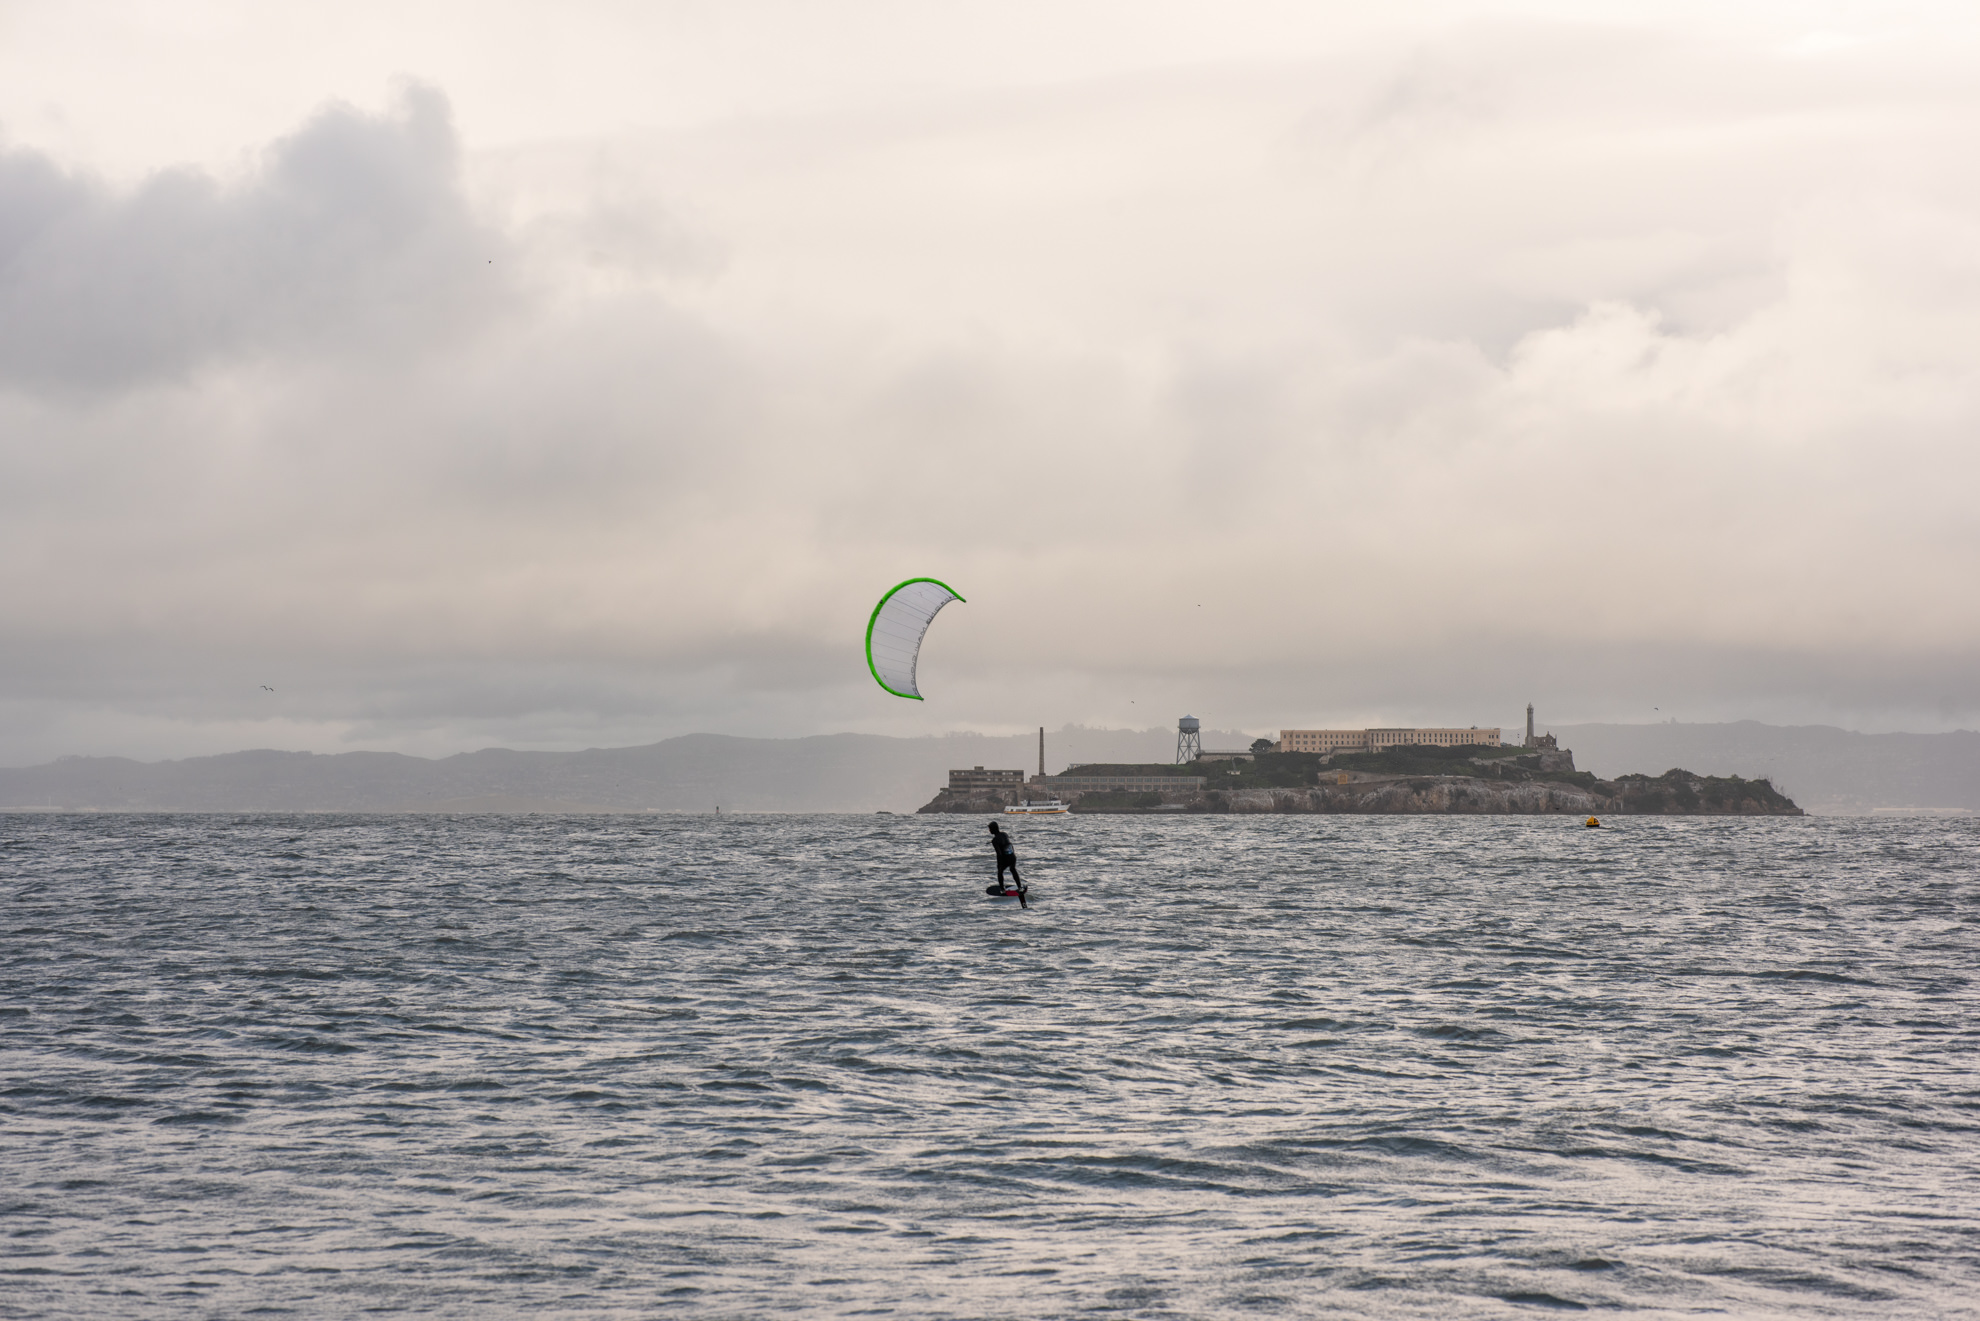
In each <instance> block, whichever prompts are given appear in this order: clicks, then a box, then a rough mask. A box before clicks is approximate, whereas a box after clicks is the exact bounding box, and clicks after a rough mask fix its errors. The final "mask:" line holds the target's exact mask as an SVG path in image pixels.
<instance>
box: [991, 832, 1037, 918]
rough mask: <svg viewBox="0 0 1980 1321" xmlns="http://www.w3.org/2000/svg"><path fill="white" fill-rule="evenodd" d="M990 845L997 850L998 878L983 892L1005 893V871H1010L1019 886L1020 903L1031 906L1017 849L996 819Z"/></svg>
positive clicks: (1026, 906) (1013, 880)
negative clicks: (1020, 869) (1013, 846)
mask: <svg viewBox="0 0 1980 1321" xmlns="http://www.w3.org/2000/svg"><path fill="white" fill-rule="evenodd" d="M990 847H991V848H993V849H995V850H997V880H996V882H995V883H994V884H992V885H986V886H984V887H983V893H985V894H1002V893H1004V873H1005V872H1007V871H1008V872H1009V873H1010V874H1011V881H1012V882H1013V883H1014V884H1015V885H1016V886H1017V892H1018V903H1019V905H1020V906H1022V907H1025V908H1029V907H1031V905H1030V904H1028V903H1026V902H1025V898H1024V877H1022V876H1020V875H1018V865H1017V850H1016V849H1014V848H1012V847H1011V837H1010V836H1009V835H1006V834H1005V833H1004V832H1003V830H1002V828H1000V827H999V826H998V825H997V823H996V822H995V821H992V822H991V823H990Z"/></svg>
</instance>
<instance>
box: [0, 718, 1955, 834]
mask: <svg viewBox="0 0 1980 1321" xmlns="http://www.w3.org/2000/svg"><path fill="white" fill-rule="evenodd" d="M1553 732H1554V734H1555V735H1556V736H1557V737H1559V739H1560V742H1561V746H1562V747H1563V748H1572V749H1573V750H1574V754H1575V762H1576V764H1577V765H1578V766H1580V767H1581V768H1582V769H1583V770H1588V771H1593V772H1594V773H1595V774H1597V775H1599V776H1601V777H1603V778H1604V779H1612V778H1614V777H1615V776H1617V775H1622V774H1627V773H1631V772H1640V773H1644V774H1649V775H1660V774H1662V773H1663V772H1664V771H1667V770H1670V769H1672V768H1673V767H1680V766H1681V767H1683V768H1685V769H1686V770H1690V771H1694V772H1697V773H1699V774H1704V775H1742V776H1746V777H1748V778H1758V777H1761V776H1765V777H1768V778H1770V779H1771V780H1773V782H1774V784H1775V786H1776V787H1777V788H1779V789H1780V790H1781V791H1782V792H1784V793H1786V794H1788V795H1790V796H1791V797H1793V798H1794V799H1795V801H1797V802H1798V803H1800V804H1801V805H1802V806H1803V807H1805V808H1807V809H1808V810H1809V811H1811V812H1822V813H1864V812H1871V811H1877V810H1902V809H1917V810H1961V811H1973V812H1980V734H1974V733H1969V732H1965V731H1962V732H1959V733H1954V734H1853V733H1850V732H1849V731H1847V730H1842V729H1833V728H1829V727H1827V726H1820V725H1817V726H1799V727H1785V728H1784V727H1781V726H1775V725H1762V724H1758V723H1755V722H1753V721H1741V722H1739V723H1737V724H1729V725H1556V726H1554V727H1553ZM1204 742H1205V744H1207V745H1209V746H1212V747H1242V746H1245V745H1246V744H1248V743H1249V742H1250V739H1249V738H1248V737H1247V736H1245V735H1242V734H1239V733H1236V732H1233V731H1212V730H1206V731H1204ZM1046 750H1047V754H1048V758H1049V759H1048V762H1047V769H1049V770H1053V771H1057V770H1060V769H1063V768H1064V767H1065V766H1066V765H1067V764H1068V763H1069V762H1086V763H1090V762H1117V763H1126V762H1166V761H1170V760H1171V759H1172V758H1173V756H1174V751H1175V734H1174V732H1173V731H1171V730H1163V729H1153V730H1099V729H1077V728H1074V729H1062V730H1059V731H1058V732H1056V733H1053V734H1048V735H1047V737H1046ZM1037 763H1038V743H1037V736H1036V735H1035V734H1025V735H1017V736H1014V737H1010V738H986V737H982V736H980V735H974V734H959V735H948V736H943V737H935V738H883V737H880V736H877V735H871V734H825V735H819V736H817V737H814V738H798V739H756V738H731V737H728V736H726V735H722V734H689V735H686V736H684V737H681V738H672V739H668V740H666V741H665V742H661V743H653V744H648V745H646V746H644V747H636V748H593V749H589V750H587V751H583V752H515V751H510V750H508V749H505V748H489V749H485V750H483V751H481V752H468V753H462V754H460V755H458V756H453V757H441V758H437V759H429V758H424V757H407V756H401V755H400V754H398V753H391V752H346V753H339V754H335V755H324V754H316V753H308V752H270V751H260V752H234V753H228V754H227V755H225V756H219V757H191V758H188V759H186V760H184V761H162V762H137V761H130V760H126V759H124V758H121V757H64V758H62V759H61V760H59V761H54V762H49V763H48V764H46V765H42V766H29V767H24V768H20V769H14V770H4V769H0V810H7V809H15V810H19V809H27V808H37V809H61V808H68V809H75V810H93V811H136V812H527V811H539V812H647V811H653V812H708V811H713V810H714V809H715V807H716V806H718V805H719V806H720V807H721V808H722V809H723V810H724V811H730V812H871V811H875V810H877V809H881V808H885V809H888V810H890V811H895V812H912V811H914V810H915V809H916V808H917V807H919V806H920V805H921V804H923V803H925V802H927V801H928V799H929V797H930V796H931V795H932V794H933V793H934V792H935V791H936V790H937V789H939V788H941V787H942V786H943V785H944V784H945V783H946V782H947V778H948V772H949V770H950V769H951V768H955V767H967V766H989V767H999V768H1005V769H1010V768H1018V769H1023V770H1024V771H1026V772H1027V773H1029V772H1031V771H1034V770H1036V769H1037Z"/></svg>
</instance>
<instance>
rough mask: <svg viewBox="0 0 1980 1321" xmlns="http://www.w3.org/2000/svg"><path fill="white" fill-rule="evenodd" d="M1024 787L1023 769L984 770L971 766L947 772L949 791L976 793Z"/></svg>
mask: <svg viewBox="0 0 1980 1321" xmlns="http://www.w3.org/2000/svg"><path fill="white" fill-rule="evenodd" d="M1022 788H1024V772H1023V771H986V770H984V769H983V768H982V767H981V766H973V767H971V768H970V769H969V770H966V771H950V772H949V792H951V793H965V794H978V793H983V792H984V791H986V790H990V791H996V790H1000V789H1022Z"/></svg>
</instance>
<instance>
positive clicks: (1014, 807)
mask: <svg viewBox="0 0 1980 1321" xmlns="http://www.w3.org/2000/svg"><path fill="white" fill-rule="evenodd" d="M1067 810H1068V809H1067V808H1066V805H1065V804H1064V803H1062V802H1060V801H1059V800H1058V799H1056V798H1047V799H1045V800H1044V801H1043V802H1037V803H1034V802H1032V801H1031V800H1030V799H1029V798H1027V799H1025V800H1024V801H1023V802H1021V803H1012V804H1011V805H1010V806H1009V807H1007V808H1005V809H1004V815H1005V816H1064V815H1065V814H1066V812H1067Z"/></svg>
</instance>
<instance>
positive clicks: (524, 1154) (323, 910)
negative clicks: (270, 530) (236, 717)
mask: <svg viewBox="0 0 1980 1321" xmlns="http://www.w3.org/2000/svg"><path fill="white" fill-rule="evenodd" d="M1010 829H1011V831H1012V833H1013V835H1014V836H1015V837H1016V841H1017V848H1018V853H1019V859H1020V865H1021V867H1022V868H1023V870H1024V872H1025V875H1026V877H1027V879H1028V880H1029V882H1030V884H1031V886H1032V891H1031V897H1032V906H1031V908H1030V909H1029V910H1022V909H1020V908H1019V907H1018V905H1017V904H1016V903H1015V902H1014V901H1005V900H995V899H991V898H988V897H986V896H985V895H984V893H983V887H984V885H985V883H987V882H988V881H989V880H990V878H991V876H992V874H993V870H992V868H993V864H992V861H991V852H990V849H989V847H988V843H987V835H986V832H985V830H984V823H983V822H982V821H981V820H980V819H977V818H971V817H904V816H893V817H889V816H867V817H851V816H735V817H731V816H722V817H715V816H707V817H695V816H643V817H642V816H626V817H546V816H530V817H486V816H485V817H451V818H450V817H335V816H296V817H274V816H245V817H225V816H198V817H193V816H185V817H172V816H107V815H106V816H96V815H15V816H7V817H0V898H4V903H5V909H4V919H3V920H4V925H3V926H0V929H3V930H4V937H0V940H4V943H3V944H0V1315H4V1316H8V1317H107V1318H116V1317H134V1318H135V1317H147V1318H148V1317H208V1316H211V1317H244V1316H279V1315H290V1316H301V1317H344V1316H359V1315H380V1314H385V1315H392V1314H406V1315H419V1316H427V1317H470V1316H472V1317H480V1318H487V1317H505V1316H542V1317H556V1316H568V1317H650V1316H659V1315H683V1316H721V1317H730V1316H733V1317H770V1316H897V1317H917V1318H919V1317H1087V1316H1092V1317H1191V1318H1194V1317H1235V1316H1284V1317H1308V1316H1369V1317H1418V1316H1467V1317H1470V1316H1479V1317H1492V1316H1538V1315H1548V1314H1560V1313H1566V1312H1574V1311H1581V1310H1589V1311H1627V1312H1630V1313H1632V1314H1634V1315H1638V1316H1666V1315H1669V1316H1678V1315H1685V1316H1690V1315H1696V1314H1701V1313H1704V1314H1718V1315H1734V1316H1897V1315H1902V1316H1974V1315H1980V1067H1977V1066H1980V1013H1976V1011H1980V866H1976V858H1980V823H1976V822H1974V821H1971V820H1964V819H1961V820H1931V819H1874V820H1872V819H1838V818H1826V819H1825V818H1805V819H1796V820H1788V819H1764V820H1736V819H1703V818H1655V819H1649V818H1634V819H1619V820H1616V821H1613V822H1611V823H1610V824H1609V826H1608V828H1606V829H1602V830H1587V829H1584V828H1582V826H1581V824H1580V822H1579V821H1578V820H1572V819H1564V818H1530V819H1510V818H1450V817H1218V818H1212V817H1190V818H1135V817H1085V818H1082V817H1071V818H1057V819H1031V820H1021V821H1018V822H1016V823H1014V824H1012V825H1011V827H1010Z"/></svg>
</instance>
